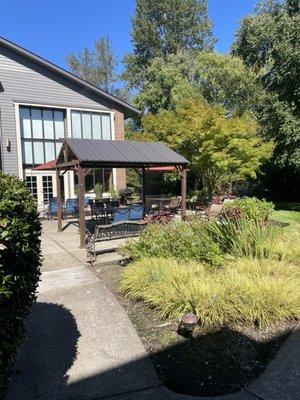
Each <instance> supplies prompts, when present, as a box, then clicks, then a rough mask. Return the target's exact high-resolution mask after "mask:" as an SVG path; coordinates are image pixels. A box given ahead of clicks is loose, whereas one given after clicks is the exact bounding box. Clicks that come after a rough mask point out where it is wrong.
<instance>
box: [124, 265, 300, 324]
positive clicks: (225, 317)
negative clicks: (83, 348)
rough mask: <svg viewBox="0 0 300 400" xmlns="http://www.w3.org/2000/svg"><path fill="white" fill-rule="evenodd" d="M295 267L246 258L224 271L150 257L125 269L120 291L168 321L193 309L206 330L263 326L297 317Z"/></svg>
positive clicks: (299, 301)
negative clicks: (225, 326) (152, 308)
mask: <svg viewBox="0 0 300 400" xmlns="http://www.w3.org/2000/svg"><path fill="white" fill-rule="evenodd" d="M299 288H300V277H299V269H298V267H297V266H295V265H293V264H291V263H288V262H283V261H281V262H278V261H275V260H258V259H248V258H243V259H239V260H236V261H234V262H231V263H230V264H229V265H227V266H226V267H223V268H212V267H209V266H207V265H205V264H198V263H195V262H179V261H176V260H175V259H165V258H146V259H142V260H140V261H137V262H135V263H133V264H132V265H129V266H128V267H126V269H125V270H124V272H123V274H122V278H121V289H122V290H123V291H124V293H125V294H126V295H127V296H129V297H130V298H133V299H139V300H144V301H145V302H146V303H148V304H149V305H150V306H152V307H154V308H155V309H156V311H157V312H158V314H159V315H160V316H161V317H163V318H166V319H171V320H176V319H178V318H180V317H181V316H182V315H183V314H184V313H185V312H188V311H192V312H194V313H195V314H196V315H197V317H198V318H199V323H200V324H201V325H202V326H203V327H204V328H206V329H213V328H219V327H221V326H224V325H229V324H237V325H252V324H257V325H258V326H259V327H261V328H265V327H267V326H270V325H273V324H276V323H277V322H284V321H286V320H290V319H297V318H299V314H300V299H299V293H300V290H299Z"/></svg>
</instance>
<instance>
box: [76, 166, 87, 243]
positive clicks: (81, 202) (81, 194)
mask: <svg viewBox="0 0 300 400" xmlns="http://www.w3.org/2000/svg"><path fill="white" fill-rule="evenodd" d="M77 175H78V186H79V203H78V206H79V234H80V248H83V247H85V230H86V225H85V212H84V194H85V176H84V171H83V169H82V168H81V166H80V165H78V170H77Z"/></svg>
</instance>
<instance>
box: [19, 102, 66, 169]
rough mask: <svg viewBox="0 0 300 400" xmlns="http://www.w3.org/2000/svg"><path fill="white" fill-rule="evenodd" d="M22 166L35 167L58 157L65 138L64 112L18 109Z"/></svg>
mask: <svg viewBox="0 0 300 400" xmlns="http://www.w3.org/2000/svg"><path fill="white" fill-rule="evenodd" d="M20 126H21V139H22V151H23V164H25V166H26V167H31V166H36V165H39V164H43V163H45V162H48V161H51V160H53V159H55V158H56V157H57V156H58V153H59V151H60V148H61V139H63V138H64V137H65V136H66V133H65V132H66V129H65V112H64V110H59V109H49V108H37V107H20Z"/></svg>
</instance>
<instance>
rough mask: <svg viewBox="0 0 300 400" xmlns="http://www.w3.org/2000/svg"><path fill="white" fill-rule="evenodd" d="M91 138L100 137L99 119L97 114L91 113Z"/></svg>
mask: <svg viewBox="0 0 300 400" xmlns="http://www.w3.org/2000/svg"><path fill="white" fill-rule="evenodd" d="M92 126H93V139H101V120H100V115H99V114H93V115H92Z"/></svg>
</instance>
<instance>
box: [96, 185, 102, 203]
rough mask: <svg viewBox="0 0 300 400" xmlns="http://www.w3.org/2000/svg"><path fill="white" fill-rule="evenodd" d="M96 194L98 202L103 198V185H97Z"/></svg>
mask: <svg viewBox="0 0 300 400" xmlns="http://www.w3.org/2000/svg"><path fill="white" fill-rule="evenodd" d="M94 192H95V195H96V199H97V200H99V199H101V198H102V185H101V184H100V183H96V185H95V187H94Z"/></svg>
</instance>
